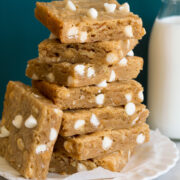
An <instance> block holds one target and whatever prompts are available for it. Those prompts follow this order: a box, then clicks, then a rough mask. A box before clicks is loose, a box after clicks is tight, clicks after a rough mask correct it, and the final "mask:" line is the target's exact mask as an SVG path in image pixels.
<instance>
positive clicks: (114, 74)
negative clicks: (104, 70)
mask: <svg viewBox="0 0 180 180" xmlns="http://www.w3.org/2000/svg"><path fill="white" fill-rule="evenodd" d="M115 80H116V73H115V72H114V70H112V71H111V75H110V78H109V82H113V81H115Z"/></svg>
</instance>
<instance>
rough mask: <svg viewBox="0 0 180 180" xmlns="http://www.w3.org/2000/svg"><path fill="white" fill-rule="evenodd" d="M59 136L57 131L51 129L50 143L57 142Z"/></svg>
mask: <svg viewBox="0 0 180 180" xmlns="http://www.w3.org/2000/svg"><path fill="white" fill-rule="evenodd" d="M57 135H58V133H57V131H56V129H54V128H51V130H50V134H49V140H50V141H54V140H56V138H57Z"/></svg>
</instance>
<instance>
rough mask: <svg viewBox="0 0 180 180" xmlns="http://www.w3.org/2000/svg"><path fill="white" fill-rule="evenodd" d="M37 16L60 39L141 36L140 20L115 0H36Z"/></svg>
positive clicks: (78, 39)
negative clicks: (37, 0)
mask: <svg viewBox="0 0 180 180" xmlns="http://www.w3.org/2000/svg"><path fill="white" fill-rule="evenodd" d="M35 16H36V18H37V19H38V20H39V21H40V22H41V23H42V24H43V25H44V26H46V27H47V28H48V29H49V30H50V31H51V32H52V33H53V34H54V35H56V36H57V37H58V38H59V39H60V40H61V42H62V43H84V42H95V41H109V40H120V39H131V38H133V39H141V38H142V36H143V35H144V34H145V30H144V28H143V27H142V26H143V25H142V20H141V18H139V17H138V16H137V15H134V14H133V13H131V12H129V9H128V8H126V7H124V6H123V5H120V4H119V3H118V2H117V1H115V0H72V1H70V0H67V1H52V2H49V3H45V2H37V3H36V9H35Z"/></svg>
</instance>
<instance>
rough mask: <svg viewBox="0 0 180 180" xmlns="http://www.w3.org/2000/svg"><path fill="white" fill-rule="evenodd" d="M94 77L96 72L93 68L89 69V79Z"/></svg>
mask: <svg viewBox="0 0 180 180" xmlns="http://www.w3.org/2000/svg"><path fill="white" fill-rule="evenodd" d="M92 76H95V70H94V68H92V67H89V68H88V70H87V77H88V78H91V77H92Z"/></svg>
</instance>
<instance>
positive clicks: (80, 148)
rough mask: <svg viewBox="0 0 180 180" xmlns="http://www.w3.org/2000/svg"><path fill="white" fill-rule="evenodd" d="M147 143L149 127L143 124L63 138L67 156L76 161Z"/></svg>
mask: <svg viewBox="0 0 180 180" xmlns="http://www.w3.org/2000/svg"><path fill="white" fill-rule="evenodd" d="M147 141H149V126H148V125H147V124H145V123H144V124H141V125H139V126H135V127H132V128H130V129H119V130H106V131H99V132H95V133H92V134H87V135H80V136H77V137H68V138H64V148H65V150H66V152H67V155H68V156H71V157H72V158H74V159H77V160H87V159H91V158H95V157H98V156H102V155H105V154H109V153H112V152H115V151H118V150H121V151H124V150H129V149H130V148H131V147H134V146H135V145H138V144H143V143H145V142H147ZM62 144H63V143H60V144H59V145H60V146H62Z"/></svg>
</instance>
